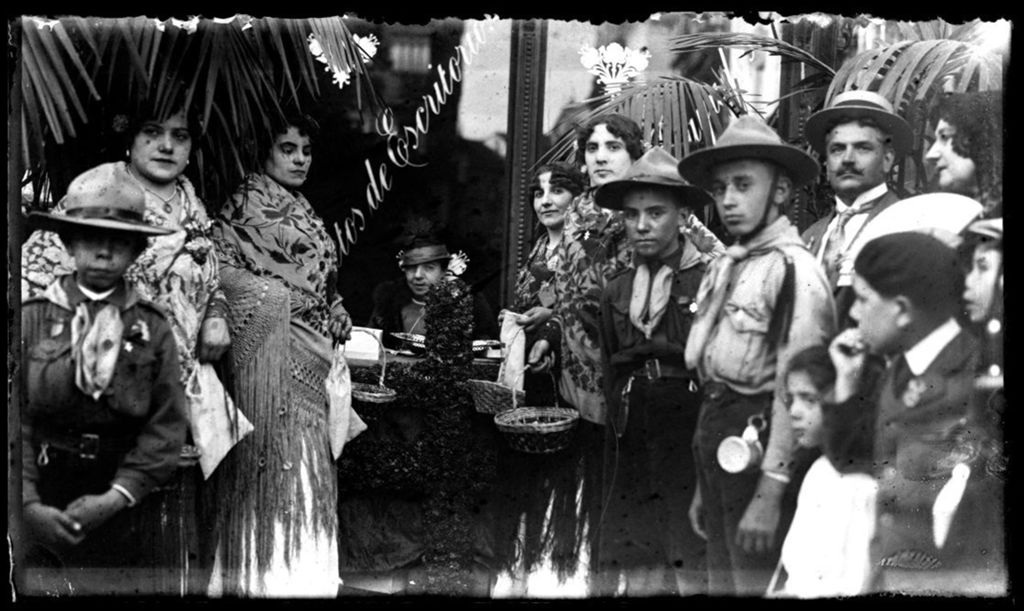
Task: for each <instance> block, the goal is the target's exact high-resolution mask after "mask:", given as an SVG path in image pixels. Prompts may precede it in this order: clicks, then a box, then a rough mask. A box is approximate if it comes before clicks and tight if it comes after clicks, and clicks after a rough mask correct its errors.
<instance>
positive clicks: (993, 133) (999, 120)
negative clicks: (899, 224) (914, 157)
mask: <svg viewBox="0 0 1024 611" xmlns="http://www.w3.org/2000/svg"><path fill="white" fill-rule="evenodd" d="M931 119H932V124H933V125H935V124H938V122H939V120H940V119H941V120H943V121H945V122H946V123H949V124H950V125H952V126H953V127H955V128H956V136H954V137H953V151H954V152H956V154H958V155H960V156H961V157H966V158H968V159H970V160H971V161H973V162H974V165H975V168H976V169H975V177H976V182H977V185H978V195H977V199H978V201H980V202H981V203H982V205H983V206H985V216H988V217H998V216H1002V196H1003V97H1002V92H1001V91H978V92H971V93H953V94H946V95H944V96H943V97H942V98H941V99H940V100H939V103H938V105H936V107H935V109H934V110H933V111H932V117H931Z"/></svg>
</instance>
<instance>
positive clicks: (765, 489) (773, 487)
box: [736, 475, 785, 554]
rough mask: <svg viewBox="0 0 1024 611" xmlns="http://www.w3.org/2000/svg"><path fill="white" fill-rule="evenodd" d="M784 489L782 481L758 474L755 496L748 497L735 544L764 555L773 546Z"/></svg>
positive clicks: (751, 552) (750, 552)
mask: <svg viewBox="0 0 1024 611" xmlns="http://www.w3.org/2000/svg"><path fill="white" fill-rule="evenodd" d="M783 490H785V484H783V483H782V482H779V481H776V480H774V479H772V478H770V477H766V476H764V475H762V476H761V479H760V480H759V481H758V483H757V490H756V491H755V492H754V498H752V499H750V503H749V504H748V505H747V510H746V511H745V512H743V518H742V519H740V524H739V528H738V529H737V531H736V545H738V546H740V547H741V548H743V551H744V552H746V553H748V554H765V553H768V552H769V551H771V550H772V549H773V548H774V545H775V532H776V531H777V530H778V528H779V516H780V514H781V507H780V506H781V504H782V492H783Z"/></svg>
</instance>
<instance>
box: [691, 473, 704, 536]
mask: <svg viewBox="0 0 1024 611" xmlns="http://www.w3.org/2000/svg"><path fill="white" fill-rule="evenodd" d="M688 515H689V516H690V527H691V528H693V532H695V533H697V535H698V536H699V537H700V538H701V539H704V540H705V541H707V540H708V533H707V531H705V530H704V501H703V499H702V498H701V496H700V484H697V487H696V492H694V493H693V500H692V501H690V511H689V512H688Z"/></svg>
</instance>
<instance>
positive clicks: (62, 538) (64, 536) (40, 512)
mask: <svg viewBox="0 0 1024 611" xmlns="http://www.w3.org/2000/svg"><path fill="white" fill-rule="evenodd" d="M22 516H23V519H24V520H25V526H27V527H28V528H29V530H30V531H31V532H32V533H33V534H35V536H37V537H38V538H39V539H40V540H41V541H42V542H43V543H44V544H46V545H48V546H50V547H58V548H59V547H67V546H70V545H78V544H79V543H81V542H82V540H83V539H84V538H85V530H84V529H83V528H82V525H81V524H80V523H79V522H78V521H77V520H75V519H74V518H72V517H71V516H70V515H68V514H66V513H64V512H63V511H61V510H60V509H57V508H56V507H53V506H50V505H43V504H42V503H39V502H36V503H30V504H28V505H26V506H25V507H24V510H23V513H22Z"/></svg>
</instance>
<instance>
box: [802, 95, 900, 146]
mask: <svg viewBox="0 0 1024 611" xmlns="http://www.w3.org/2000/svg"><path fill="white" fill-rule="evenodd" d="M842 118H852V119H857V118H865V119H870V120H872V121H874V122H875V123H878V125H880V126H881V127H882V129H883V130H885V132H886V133H888V134H889V135H890V136H891V137H892V148H893V151H894V152H895V153H896V157H897V158H899V157H904V156H905V155H906V154H907V153H909V152H910V151H911V149H912V148H913V147H914V130H913V129H911V127H910V124H909V123H907V122H906V121H905V120H904V119H903V117H900V116H899V115H895V114H892V113H890V112H885V111H884V110H880V109H878V108H875V107H874V106H858V105H856V104H849V105H846V106H838V107H835V108H826V109H824V110H819V111H818V112H816V113H814V114H813V115H811V116H810V117H809V118H808V119H807V123H806V124H805V125H804V134H805V136H806V138H807V142H809V143H810V145H811V147H812V148H813V149H814V150H815V151H817V153H818V154H819V155H821V156H822V157H824V156H825V155H826V154H827V153H826V151H825V136H826V135H827V132H828V130H830V129H831V128H832V127H834V125H835V122H836V121H838V120H840V119H842Z"/></svg>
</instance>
